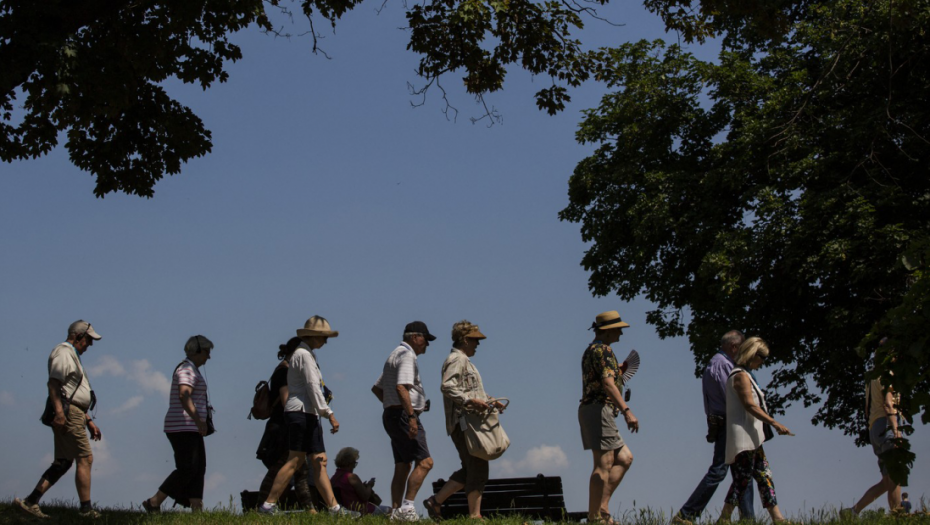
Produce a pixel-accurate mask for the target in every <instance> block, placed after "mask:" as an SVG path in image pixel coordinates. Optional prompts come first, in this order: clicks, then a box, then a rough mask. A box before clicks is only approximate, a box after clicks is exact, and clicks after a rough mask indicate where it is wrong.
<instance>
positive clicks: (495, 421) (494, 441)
mask: <svg viewBox="0 0 930 525" xmlns="http://www.w3.org/2000/svg"><path fill="white" fill-rule="evenodd" d="M495 401H501V402H506V403H505V404H504V408H507V407H508V406H510V400H509V399H507V398H500V399H493V398H492V399H489V400H488V404H489V405H490V404H491V403H494V402H495ZM460 422H461V425H462V426H461V429H462V432H463V433H464V435H465V444H466V445H467V446H468V453H469V454H470V455H472V456H475V457H476V458H480V459H483V460H486V461H491V460H492V459H497V458H499V457H501V455H503V454H504V452H506V451H507V448H508V447H510V438H508V437H507V433H506V432H504V428H503V427H502V426H501V423H500V419H499V417H498V411H497V410H496V409H494V408H492V409H491V410H487V411H481V412H475V411H465V412H464V413H463V414H462V417H461V420H460Z"/></svg>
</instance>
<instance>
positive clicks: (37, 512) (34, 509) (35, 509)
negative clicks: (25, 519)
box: [13, 498, 48, 520]
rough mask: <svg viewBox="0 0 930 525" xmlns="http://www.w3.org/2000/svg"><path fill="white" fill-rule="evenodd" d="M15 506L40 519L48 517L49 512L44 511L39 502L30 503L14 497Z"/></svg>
mask: <svg viewBox="0 0 930 525" xmlns="http://www.w3.org/2000/svg"><path fill="white" fill-rule="evenodd" d="M13 506H14V507H16V508H18V509H19V510H21V511H22V512H24V513H26V514H28V515H29V516H32V517H33V518H39V519H40V520H45V519H48V514H46V513H44V512H42V509H40V508H39V504H38V503H34V504H32V505H30V504H29V503H26V502H25V501H23V500H21V499H19V498H13Z"/></svg>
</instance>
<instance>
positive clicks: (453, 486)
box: [433, 479, 465, 505]
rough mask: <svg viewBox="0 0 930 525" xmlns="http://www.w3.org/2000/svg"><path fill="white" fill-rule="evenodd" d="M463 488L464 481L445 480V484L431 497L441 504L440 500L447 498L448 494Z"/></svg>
mask: <svg viewBox="0 0 930 525" xmlns="http://www.w3.org/2000/svg"><path fill="white" fill-rule="evenodd" d="M464 488H465V484H464V483H459V482H458V481H453V480H451V479H450V480H449V481H447V482H446V484H445V485H443V486H442V488H441V489H439V492H437V493H436V495H435V496H433V497H434V498H436V503H439V504H440V505H441V504H442V502H444V501H446V500H447V499H449V496H451V495H453V494H455V493H456V492H458V491H460V490H462V489H464Z"/></svg>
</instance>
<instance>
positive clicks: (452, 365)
mask: <svg viewBox="0 0 930 525" xmlns="http://www.w3.org/2000/svg"><path fill="white" fill-rule="evenodd" d="M467 371H468V366H467V365H466V364H465V361H464V360H462V359H452V360H450V361H448V362H447V364H446V366H444V367H443V369H442V384H441V385H440V386H439V390H441V391H442V395H443V396H445V397H447V398H448V399H449V400H450V401H452V404H453V405H455V406H456V407H458V408H463V407H465V406H468V405H471V406H472V407H474V408H475V409H477V410H487V409H488V405H487V403H485V402H484V400H481V399H472V398H469V397H468V393H467V392H466V391H465V388H464V381H463V380H462V376H463V375H464V373H465V372H467Z"/></svg>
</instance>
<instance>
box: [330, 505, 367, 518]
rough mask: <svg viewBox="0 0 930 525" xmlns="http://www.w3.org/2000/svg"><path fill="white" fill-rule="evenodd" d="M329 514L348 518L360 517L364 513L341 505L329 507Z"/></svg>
mask: <svg viewBox="0 0 930 525" xmlns="http://www.w3.org/2000/svg"><path fill="white" fill-rule="evenodd" d="M329 514H330V516H345V517H346V518H358V517H360V516H361V515H362V513H361V512H355V511H354V510H349V509H347V508H345V507H341V506H339V505H337V506H336V507H333V508H331V509H329Z"/></svg>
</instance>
